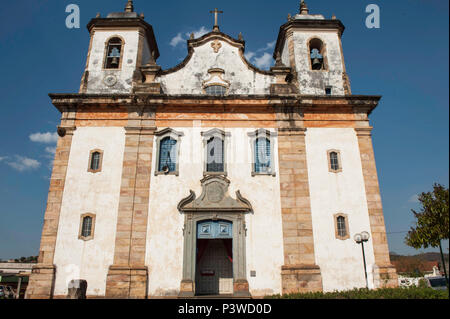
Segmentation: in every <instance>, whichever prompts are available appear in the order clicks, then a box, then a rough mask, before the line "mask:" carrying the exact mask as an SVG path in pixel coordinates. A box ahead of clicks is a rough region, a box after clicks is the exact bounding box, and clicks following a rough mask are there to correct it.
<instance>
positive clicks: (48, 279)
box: [25, 264, 56, 299]
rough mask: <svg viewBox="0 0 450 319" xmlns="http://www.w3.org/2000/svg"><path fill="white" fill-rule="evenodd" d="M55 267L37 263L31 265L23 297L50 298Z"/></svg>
mask: <svg viewBox="0 0 450 319" xmlns="http://www.w3.org/2000/svg"><path fill="white" fill-rule="evenodd" d="M55 273H56V267H55V266H54V265H43V264H37V265H35V266H34V267H33V269H32V271H31V275H30V279H29V280H30V281H29V284H28V287H27V291H26V293H25V299H51V298H53V289H54V285H55Z"/></svg>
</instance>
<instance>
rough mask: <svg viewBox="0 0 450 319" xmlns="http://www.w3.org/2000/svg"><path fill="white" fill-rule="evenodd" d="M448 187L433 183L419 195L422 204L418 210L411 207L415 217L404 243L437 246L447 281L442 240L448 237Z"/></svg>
mask: <svg viewBox="0 0 450 319" xmlns="http://www.w3.org/2000/svg"><path fill="white" fill-rule="evenodd" d="M448 199H449V193H448V188H445V187H444V186H442V185H440V184H434V186H433V191H432V192H428V193H422V194H420V195H419V202H420V204H421V205H422V207H421V209H420V211H419V212H416V211H415V210H413V209H412V212H413V214H414V216H415V217H416V223H415V225H414V227H411V230H410V231H409V232H408V235H406V238H405V243H406V244H407V245H408V246H411V247H413V248H416V249H419V248H422V247H423V248H428V247H430V246H431V247H439V249H440V251H441V258H442V264H443V265H444V274H445V279H446V281H447V288H448V277H447V269H446V266H445V260H444V254H443V252H442V240H445V239H448V238H449V232H450V231H449V213H448Z"/></svg>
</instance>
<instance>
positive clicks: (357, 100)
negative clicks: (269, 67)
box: [49, 93, 381, 114]
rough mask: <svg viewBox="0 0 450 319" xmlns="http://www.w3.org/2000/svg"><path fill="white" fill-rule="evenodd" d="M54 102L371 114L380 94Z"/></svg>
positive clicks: (102, 97)
mask: <svg viewBox="0 0 450 319" xmlns="http://www.w3.org/2000/svg"><path fill="white" fill-rule="evenodd" d="M49 96H50V98H51V99H52V103H53V105H55V107H56V108H57V109H58V110H59V111H60V112H62V111H63V110H64V109H65V108H67V107H68V106H71V107H74V108H78V109H79V108H80V107H95V106H105V105H107V106H116V107H127V108H130V107H136V106H145V105H151V106H154V107H155V106H164V105H170V106H181V105H186V106H193V105H197V106H202V105H203V106H205V105H209V106H227V105H230V106H236V105H243V106H246V107H251V106H262V105H270V106H274V107H275V106H292V107H301V108H315V107H321V106H325V107H327V106H329V107H330V108H333V107H352V108H353V110H354V112H357V113H366V114H370V113H371V112H372V111H373V110H374V109H375V108H376V107H377V105H378V102H379V100H380V99H381V96H378V95H347V96H317V95H297V94H291V95H269V94H267V95H229V96H221V97H220V98H217V97H214V96H209V95H170V96H168V95H164V94H157V95H155V94H86V93H81V94H79V93H74V94H49Z"/></svg>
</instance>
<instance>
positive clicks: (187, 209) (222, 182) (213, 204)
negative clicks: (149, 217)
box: [178, 176, 253, 213]
mask: <svg viewBox="0 0 450 319" xmlns="http://www.w3.org/2000/svg"><path fill="white" fill-rule="evenodd" d="M201 183H202V194H201V195H200V197H199V198H197V199H196V196H195V193H194V192H193V191H192V190H191V191H190V195H189V196H188V197H186V198H185V199H183V200H181V201H180V203H179V204H178V210H179V211H180V212H182V213H195V212H212V211H220V212H240V213H245V212H253V208H252V205H251V204H250V202H249V201H248V200H247V199H245V198H243V197H242V195H241V193H240V191H237V192H236V199H233V198H231V197H230V195H229V194H228V187H229V185H230V181H229V180H228V179H227V178H225V177H222V176H207V177H205V178H204V179H202V180H201Z"/></svg>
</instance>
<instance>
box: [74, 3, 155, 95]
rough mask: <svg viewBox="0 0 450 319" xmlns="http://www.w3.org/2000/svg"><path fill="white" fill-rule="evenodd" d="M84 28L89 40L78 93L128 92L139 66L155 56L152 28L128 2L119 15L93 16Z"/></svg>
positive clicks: (137, 75)
mask: <svg viewBox="0 0 450 319" xmlns="http://www.w3.org/2000/svg"><path fill="white" fill-rule="evenodd" d="M87 28H88V30H89V33H90V35H91V40H90V44H89V52H88V56H87V61H86V68H85V71H84V73H83V77H82V80H81V85H80V93H129V92H131V90H132V86H133V81H134V80H135V79H136V78H137V77H140V76H141V73H140V71H139V69H140V67H141V66H143V65H145V64H146V63H147V62H148V61H149V60H151V59H153V61H154V60H156V59H157V58H158V57H159V50H158V45H157V43H156V39H155V35H154V33H153V27H152V26H151V25H150V24H148V23H147V22H145V21H144V15H143V14H140V15H138V14H137V13H136V12H134V4H133V1H132V0H129V1H128V2H127V4H126V6H125V10H124V11H123V12H115V13H110V14H108V15H107V17H106V18H102V17H101V16H100V14H97V17H96V18H94V19H92V20H91V21H90V22H89V24H88V25H87Z"/></svg>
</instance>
